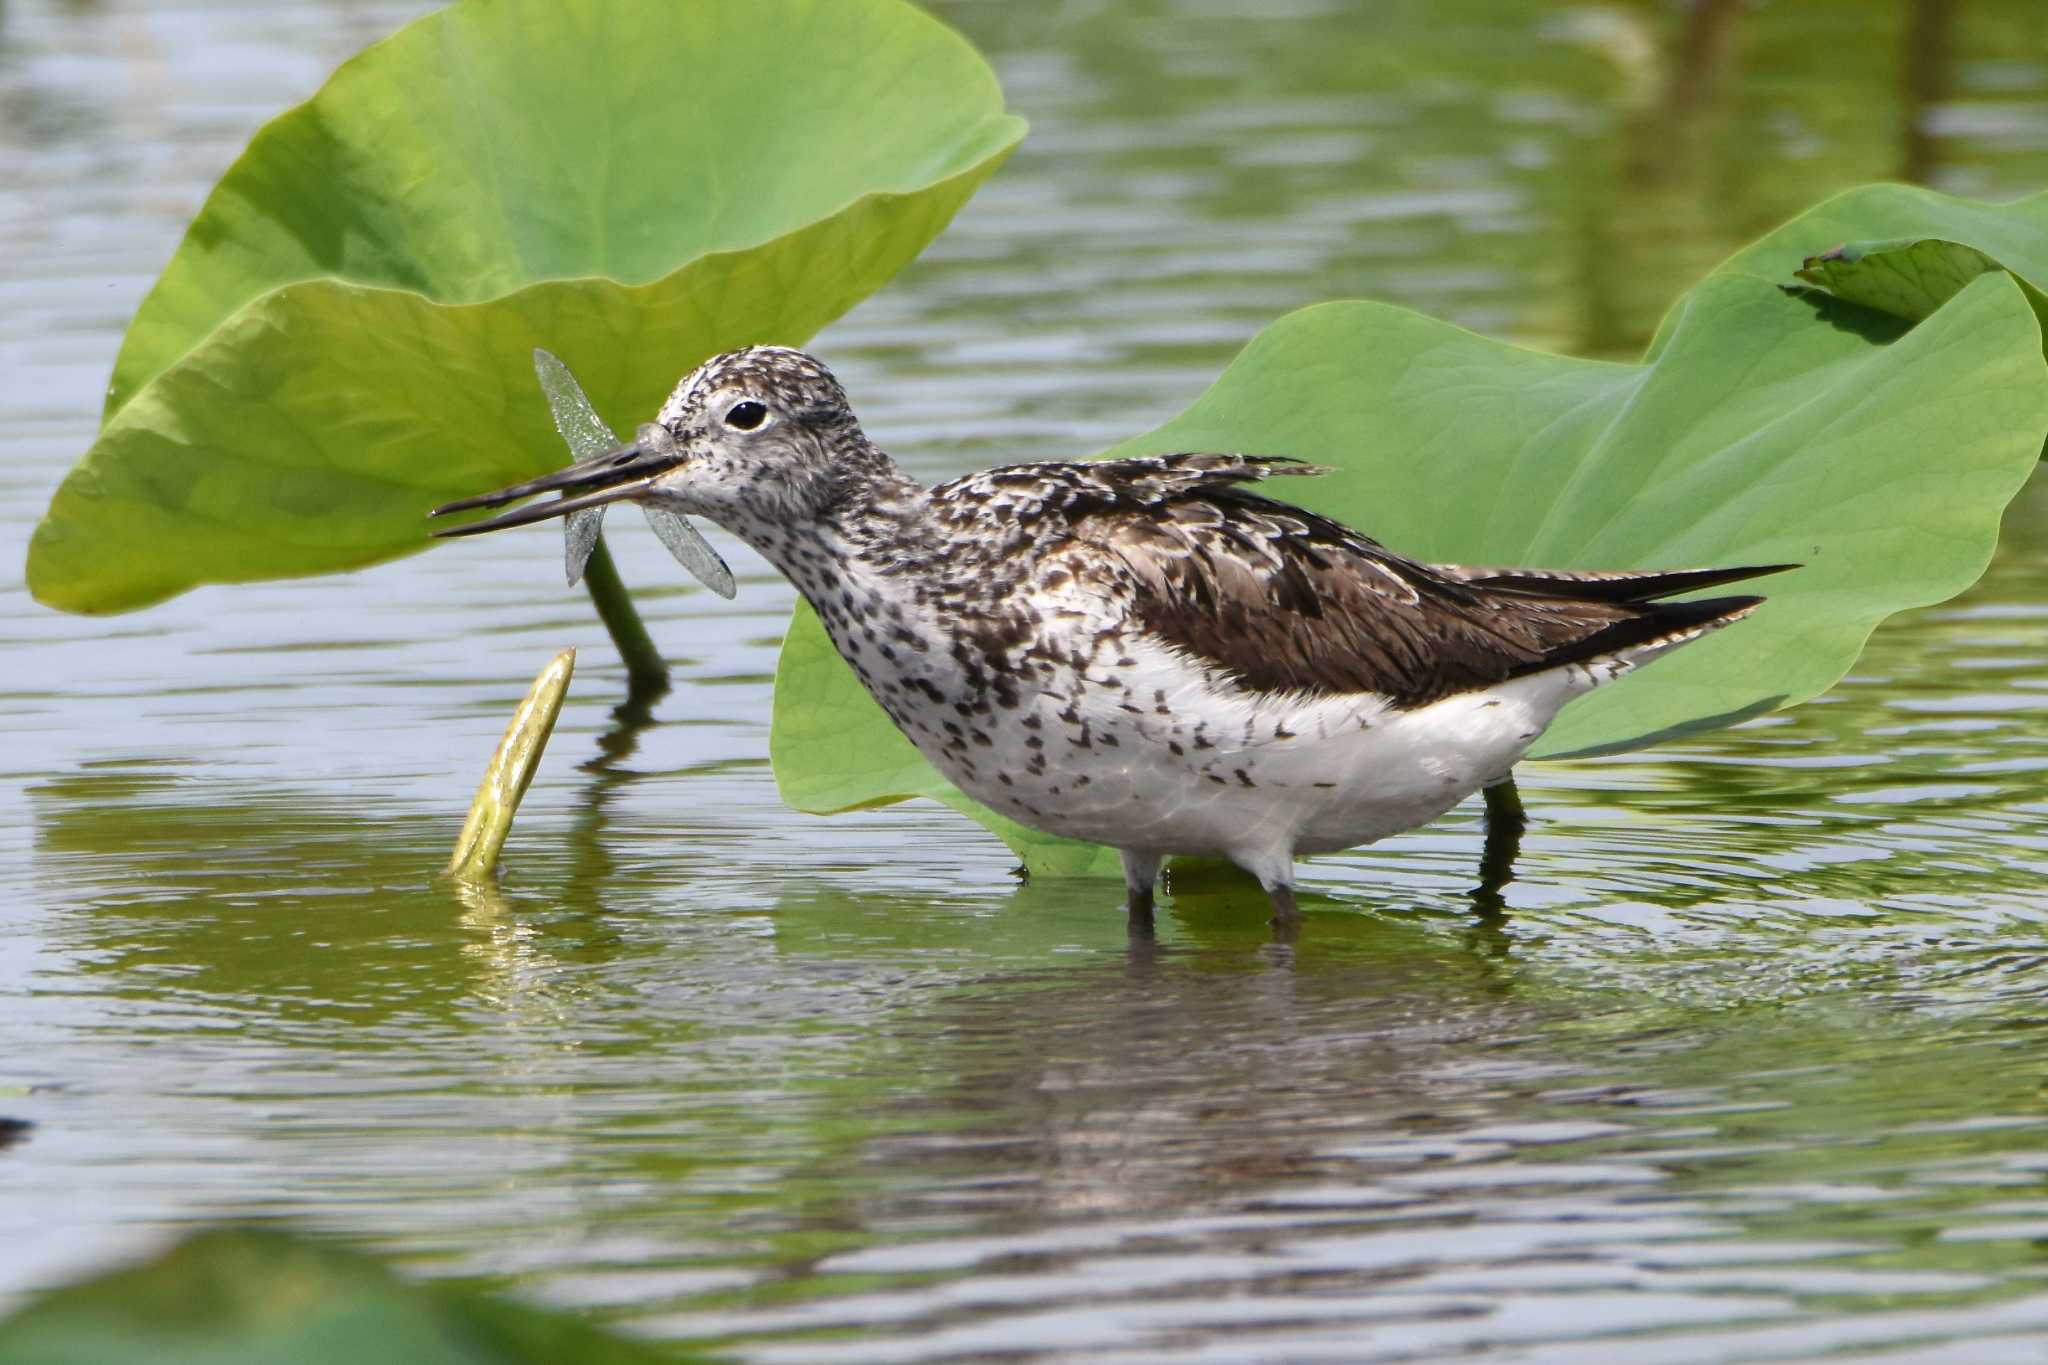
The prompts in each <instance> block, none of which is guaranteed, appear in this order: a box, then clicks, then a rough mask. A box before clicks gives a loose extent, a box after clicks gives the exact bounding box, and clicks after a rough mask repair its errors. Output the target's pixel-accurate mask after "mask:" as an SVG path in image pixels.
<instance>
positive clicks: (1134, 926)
mask: <svg viewBox="0 0 2048 1365" xmlns="http://www.w3.org/2000/svg"><path fill="white" fill-rule="evenodd" d="M1124 912H1125V913H1126V914H1127V915H1128V916H1129V917H1130V929H1131V937H1132V938H1151V937H1152V934H1153V925H1152V888H1151V887H1149V886H1148V887H1145V888H1143V889H1142V890H1140V889H1139V888H1137V887H1132V888H1131V890H1130V894H1129V895H1127V896H1126V897H1125V898H1124Z"/></svg>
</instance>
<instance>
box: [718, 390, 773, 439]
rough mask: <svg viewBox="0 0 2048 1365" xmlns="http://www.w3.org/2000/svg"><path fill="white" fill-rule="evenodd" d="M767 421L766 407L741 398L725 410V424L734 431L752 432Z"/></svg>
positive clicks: (763, 404)
mask: <svg viewBox="0 0 2048 1365" xmlns="http://www.w3.org/2000/svg"><path fill="white" fill-rule="evenodd" d="M767 420H768V405H767V404H766V403H756V402H755V401H754V400H753V399H751V398H743V399H741V400H740V401H739V402H737V403H734V404H733V405H732V406H731V407H729V408H727V409H726V410H725V424H726V425H727V426H729V427H731V428H732V429H733V430H734V431H753V430H754V429H755V428H757V427H759V426H760V425H761V423H763V422H765V421H767Z"/></svg>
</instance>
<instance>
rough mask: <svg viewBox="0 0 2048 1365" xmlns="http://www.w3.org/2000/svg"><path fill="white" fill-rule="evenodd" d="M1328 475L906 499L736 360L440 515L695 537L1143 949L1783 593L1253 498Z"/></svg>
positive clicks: (977, 487)
mask: <svg viewBox="0 0 2048 1365" xmlns="http://www.w3.org/2000/svg"><path fill="white" fill-rule="evenodd" d="M1320 472H1321V471H1320V470H1317V469H1316V468H1314V467H1313V466H1310V465H1305V464H1301V463H1298V462H1295V461H1291V460H1285V459H1276V458H1262V457H1257V456H1250V455H1231V454H1179V455H1159V456H1153V457H1149V458H1143V459H1123V460H1101V461H1094V462H1074V463H1066V462H1049V463H1040V464H1022V465H1011V466H1008V467H1006V468H999V469H989V470H983V471H981V472H980V473H975V474H969V475H967V476H965V477H963V478H959V479H955V480H953V481H951V482H949V483H944V484H940V485H939V486H937V487H935V488H925V487H923V486H921V485H919V484H918V483H917V482H916V481H915V480H913V479H911V478H910V477H909V476H907V475H906V474H904V473H903V471H902V470H901V469H899V468H898V467H897V465H896V464H895V462H894V461H893V460H891V459H890V458H889V457H888V456H887V455H886V454H884V453H883V452H882V451H881V450H879V449H878V448H877V447H876V446H875V445H874V444H873V443H872V442H871V441H869V440H868V438H867V436H866V434H865V433H863V432H862V430H861V427H860V423H859V421H858V420H857V419H856V418H855V416H854V413H853V409H852V406H851V405H850V404H849V403H848V401H847V398H846V394H845V393H844V391H843V390H841V388H840V386H839V383H838V381H837V380H835V379H834V378H833V377H832V374H831V372H830V371H829V370H827V369H826V368H825V367H824V366H823V365H822V364H820V363H819V362H818V361H817V360H815V359H813V358H812V357H811V356H809V355H806V354H804V353H803V352H801V351H795V350H789V349H786V348H782V347H773V346H757V347H752V348H750V349H747V350H742V351H733V352H730V353H728V354H725V355H719V356H714V357H713V358H711V359H710V360H707V361H705V362H704V363H703V364H702V365H700V366H699V367H697V369H696V370H694V371H693V372H692V373H690V374H689V375H688V376H686V377H685V378H684V379H683V381H682V383H681V384H680V385H678V386H677V388H676V390H675V392H674V394H673V395H672V396H671V397H670V398H669V400H668V402H667V403H666V404H665V405H663V407H662V409H661V412H660V414H659V416H658V417H657V418H656V420H655V421H654V422H653V423H650V424H649V425H648V426H646V427H643V428H642V429H641V436H640V439H639V440H637V441H635V442H633V443H632V444H629V445H626V446H624V447H622V448H620V449H618V450H616V451H612V452H610V453H607V454H604V455H601V456H598V457H596V458H593V459H587V460H583V461H581V462H579V463H577V464H573V465H571V466H569V467H568V468H566V469H563V470H560V471H558V472H556V473H553V474H549V475H546V476H544V477H542V478H538V479H533V480H530V481H528V482H525V483H520V484H514V485H512V486H511V487H508V488H501V489H498V490H497V491H496V492H492V493H486V494H483V495H482V496H479V497H473V498H465V499H462V500H461V501H459V502H451V503H449V504H447V505H446V506H443V507H439V508H436V509H434V515H436V516H440V515H444V514H447V513H451V512H459V511H463V510H466V509H470V508H479V507H498V506H502V505H504V504H506V503H511V502H516V501H518V500H519V499H522V498H526V497H530V496H532V495H534V494H537V493H544V492H549V491H559V492H560V493H562V494H563V496H562V497H560V498H557V499H551V500H549V501H545V502H541V503H535V504H532V505H530V506H527V507H523V508H519V509H517V510H514V511H511V512H506V513H503V514H500V515H499V516H496V517H492V518H489V519H487V520H483V521H478V522H475V523H472V524H469V525H464V526H457V527H453V528H450V529H448V530H445V531H442V532H439V534H441V535H449V536H459V535H473V534H476V533H478V532H482V531H491V530H497V529H499V528H502V527H507V526H519V525H524V524H526V523H529V522H535V521H540V520H542V519H544V518H549V517H559V516H565V515H570V514H573V513H576V512H578V511H580V510H582V509H585V508H593V507H598V506H601V505H603V504H606V503H611V502H619V501H624V500H631V501H634V502H638V503H641V504H643V505H647V506H653V507H658V508H661V509H663V510H665V511H668V512H674V513H681V514H687V515H692V516H702V517H707V518H709V519H710V520H712V521H714V522H716V523H717V524H718V525H720V526H722V527H724V528H725V529H726V530H728V531H730V532H732V533H733V534H734V535H736V536H738V537H739V538H740V539H741V540H744V541H746V542H747V543H748V544H749V545H751V546H752V547H753V548H754V549H755V550H757V551H758V552H760V554H761V555H762V556H763V557H765V558H766V559H767V560H768V561H769V562H770V563H771V564H773V565H774V566H775V567H776V568H777V569H779V570H780V571H781V572H782V573H783V574H785V575H786V576H787V577H788V578H789V580H790V581H791V582H792V583H793V584H795V585H796V588H797V590H798V591H800V592H801V593H803V595H804V597H805V598H806V599H807V600H809V602H810V604H811V605H812V606H813V607H814V608H816V610H817V613H818V616H819V619H820V620H821V621H822V622H823V623H824V626H825V629H826V631H827V632H828V633H829V634H830V636H831V638H832V643H833V644H834V645H835V646H836V647H837V648H838V650H839V653H840V654H841V656H842V657H844V658H845V660H846V662H847V663H848V664H850V665H851V666H852V668H853V671H854V672H855V674H857V675H858V676H859V678H860V680H861V682H862V683H863V684H864V685H865V686H866V687H867V689H868V691H869V693H871V694H872V695H873V696H874V698H875V700H876V701H878V702H880V703H881V705H882V709H883V710H885V711H887V712H888V713H889V716H890V718H891V719H892V720H894V721H895V723H896V725H897V726H898V727H899V728H900V729H901V730H902V731H903V733H904V734H905V735H907V736H909V738H910V740H911V742H912V743H914V744H915V745H916V746H917V748H918V750H919V752H921V753H922V754H923V755H924V756H925V757H926V758H927V759H929V760H930V761H931V763H932V765H933V766H934V767H936V768H937V769H938V770H939V771H940V772H941V773H944V774H945V775H946V777H947V778H948V779H949V780H951V781H952V782H953V783H954V784H955V785H957V786H958V787H959V788H960V789H961V790H962V791H964V792H966V793H967V794H968V795H969V796H971V797H973V798H974V799H975V800H977V801H980V802H982V803H983V804H984V805H987V806H989V807H991V808H992V809H994V810H997V811H1000V812H1001V813H1002V814H1004V815H1006V816H1008V817H1009V818H1010V819H1012V820H1015V821H1017V822H1018V823H1020V824H1023V825H1028V826H1030V827H1031V828H1033V829H1038V830H1043V831H1046V832H1048V833H1051V834H1057V835H1064V836H1066V837H1069V838H1074V839H1085V840H1089V841H1092V842H1095V843H1101V844H1109V845H1112V846H1114V847H1115V848H1117V849H1118V851H1119V852H1120V853H1121V854H1122V858H1123V869H1124V880H1125V883H1126V886H1127V888H1128V893H1129V897H1128V906H1129V910H1130V912H1131V916H1132V919H1133V922H1134V924H1141V925H1149V922H1150V918H1151V914H1152V899H1153V887H1154V885H1155V883H1156V882H1157V879H1158V875H1159V868H1160V864H1161V862H1162V861H1163V860H1164V859H1165V858H1166V857H1167V856H1169V855H1172V854H1192V855H1203V856H1208V857H1218V858H1227V859H1229V860H1230V861H1231V862H1234V863H1236V864H1237V865H1238V866H1239V867H1241V868H1243V869H1244V870H1245V871H1247V872H1249V873H1250V874H1251V875H1252V876H1254V877H1256V878H1258V880H1259V884H1260V885H1261V886H1262V887H1264V888H1265V890H1266V893H1267V895H1268V896H1269V897H1270V898H1271V900H1272V904H1273V913H1274V920H1275V923H1276V924H1277V925H1279V926H1281V927H1282V928H1291V927H1292V926H1293V925H1294V924H1295V923H1296V922H1297V921H1298V912H1297V910H1296V908H1295V902H1294V890H1293V886H1294V859H1295V855H1297V854H1299V853H1315V852H1332V851H1335V850H1338V849H1345V848H1351V847H1354V846H1356V845H1359V844H1366V843H1371V842H1372V841H1374V840H1376V839H1381V838H1384V837H1386V836H1387V835H1390V834H1395V833H1399V832H1400V831H1403V830H1407V829H1412V828H1414V827H1415V826H1417V825H1420V824H1423V823H1425V822H1427V821H1429V820H1432V819H1434V818H1435V817H1437V816H1438V815H1441V814H1443V813H1444V812H1445V811H1447V810H1449V809H1450V808H1451V807H1452V806H1454V805H1456V804H1457V803H1458V802H1459V801H1461V800H1463V799H1464V798H1465V797H1467V796H1469V795H1471V794H1472V793H1473V792H1475V791H1477V790H1479V789H1480V788H1481V787H1483V786H1487V785H1489V784H1492V783H1497V782H1500V781H1502V780H1504V779H1505V778H1506V777H1507V775H1508V771H1509V769H1510V768H1512V767H1513V765H1514V764H1515V762H1516V760H1518V759H1519V758H1521V757H1522V755H1523V754H1524V753H1526V752H1527V751H1528V749H1529V746H1530V745H1531V744H1532V743H1534V742H1535V740H1536V738H1537V736H1539V735H1541V734H1542V733H1543V731H1544V729H1545V727H1547V726H1548V725H1549V724H1550V722H1551V721H1552V720H1553V719H1554V718H1555V717H1556V715H1557V713H1558V711H1559V710H1560V709H1561V708H1562V707H1563V706H1564V705H1565V703H1567V702H1569V701H1571V700H1572V699H1573V698H1574V697H1578V696H1580V695H1583V694H1584V693H1586V692H1590V691H1591V690H1592V689H1594V688H1595V687H1598V686H1600V685H1601V684H1603V683H1606V682H1609V681H1612V680H1613V679H1615V678H1617V677H1619V676H1621V675H1622V674H1623V673H1625V672H1627V671H1628V670H1630V669H1632V668H1634V667H1636V666H1638V665H1640V664H1643V663H1645V662H1648V661H1649V660H1651V659H1653V658H1656V657H1657V656H1658V655H1660V654H1663V653H1665V652H1666V651H1668V650H1670V649H1673V648H1675V647H1677V646H1679V645H1682V644H1685V643H1686V642H1687V641H1690V640H1694V639H1697V638H1698V637H1700V636H1701V635H1704V634H1706V633H1707V632H1708V631H1711V630H1715V629H1717V628H1719V627H1721V626H1724V625H1727V624H1728V623H1729V622H1731V621H1735V620H1739V619H1740V618H1742V617H1744V616H1747V615H1748V614H1749V613H1750V612H1752V611H1754V610H1755V609H1756V607H1757V604H1758V603H1759V602H1761V601H1762V600H1763V599H1762V598H1759V597H1714V598H1708V599H1705V600H1691V601H1683V602H1667V601H1662V600H1659V599H1662V598H1666V597H1669V596H1671V595H1673V594H1676V593H1682V592H1688V591H1691V590H1694V589H1699V588H1707V587H1713V586H1717V585H1719V584H1723V583H1729V582H1733V581H1736V580H1738V579H1744V578H1751V577H1755V576H1757V575H1759V574H1766V573H1773V572H1777V571H1778V570H1780V569H1784V568H1789V567H1792V566H1789V565H1774V566H1769V567H1753V568H1735V569H1705V570H1684V571H1677V572H1659V571H1646V572H1619V573H1575V572H1565V571H1549V570H1541V569H1484V568H1468V567H1463V566H1454V565H1442V564H1423V563H1418V562H1416V561H1415V560H1411V559H1407V558H1404V557H1403V556H1401V555H1399V554H1396V553H1394V552H1393V551H1391V550H1388V549H1387V548H1386V547H1385V546H1382V545H1380V544H1379V543H1377V542H1376V541H1373V540H1371V539H1369V538H1367V537H1366V536H1363V535H1361V534H1359V533H1358V532H1356V531H1353V530H1351V529H1350V528H1348V527H1346V526H1343V525H1341V524H1339V523H1337V522H1335V521H1332V520H1330V519H1328V518H1327V517H1321V516H1317V515H1315V514H1314V513H1312V512H1307V511H1303V510H1302V509H1300V508H1297V507H1292V506H1289V505H1288V504H1286V503H1282V502H1276V501H1274V500H1272V499H1270V498H1266V497H1263V496H1261V495H1260V494H1259V493H1258V492H1256V491H1255V490H1254V487H1253V485H1255V484H1257V483H1259V482H1260V481H1261V480H1264V479H1267V478H1272V477H1279V476H1302V475H1312V474H1316V473H1320Z"/></svg>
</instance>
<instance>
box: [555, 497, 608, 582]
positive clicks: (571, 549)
mask: <svg viewBox="0 0 2048 1365" xmlns="http://www.w3.org/2000/svg"><path fill="white" fill-rule="evenodd" d="M603 529H604V509H603V508H602V507H586V508H584V509H583V510H582V511H581V512H571V513H570V514H569V515H568V516H566V517H563V518H562V571H563V572H564V573H565V574H567V575H568V576H569V586H570V587H572V588H573V587H575V586H576V585H577V584H578V583H579V582H581V581H582V579H583V570H584V568H585V567H586V566H587V565H588V564H589V563H590V556H591V555H593V554H595V553H596V552H597V535H598V532H600V531H602V530H603Z"/></svg>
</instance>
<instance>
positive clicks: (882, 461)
mask: <svg viewBox="0 0 2048 1365" xmlns="http://www.w3.org/2000/svg"><path fill="white" fill-rule="evenodd" d="M887 467H888V465H887V459H886V457H884V456H882V455H881V453H880V452H879V451H876V450H875V449H874V447H873V446H871V445H870V444H869V443H868V440H867V438H866V437H865V436H864V435H863V434H862V433H861V429H860V424H859V422H858V421H856V420H855V418H854V415H853V410H852V408H851V406H850V405H849V404H848V403H847V401H846V393H845V391H844V390H843V389H841V388H840V387H839V381H838V380H837V379H834V378H833V377H832V372H831V371H830V370H828V369H826V368H825V367H824V366H823V365H822V364H820V363H819V362H818V361H817V360H816V359H814V358H813V357H811V356H809V355H806V354H805V353H804V352H802V351H796V350H791V349H789V348H787V347H782V346H751V347H748V348H747V349H745V350H741V351H728V352H726V353H725V354H723V355H716V356H713V357H712V358H711V359H709V360H707V361H705V362H704V363H703V364H702V365H699V366H698V367H697V368H696V369H695V370H693V371H691V372H690V373H689V374H688V375H686V376H685V377H684V378H683V381H682V382H681V383H680V384H678V385H677V386H676V389H675V392H674V393H672V394H671V395H669V400H668V402H666V403H664V404H663V405H662V408H661V412H660V414H659V415H658V416H657V417H656V418H655V420H654V421H652V422H649V423H647V424H646V425H644V426H642V427H641V428H640V433H639V437H638V438H637V439H636V440H634V441H632V442H631V443H630V444H627V445H624V446H621V447H619V448H618V449H617V450H613V451H608V452H606V453H605V454H603V455H599V456H596V457H594V458H592V459H588V460H582V461H579V462H578V463H576V464H573V465H570V466H569V467H568V468H566V469H560V470H557V471H555V472H554V473H552V474H545V475H542V476H541V477H540V478H537V479H530V480H528V481H527V482H525V483H518V484H513V485H511V486H509V487H506V488H500V489H498V490H496V491H495V492H491V493H485V494H482V495H480V496H477V497H472V498H463V499H461V500H460V501H457V502H451V503H447V504H445V505H444V506H441V507H437V508H435V509H434V512H433V515H435V516H442V515H445V514H447V513H450V512H460V511H465V510H468V509H470V508H477V507H502V506H504V505H505V504H507V503H511V502H517V501H519V500H520V499H522V498H526V497H530V496H532V495H533V494H536V493H546V492H560V493H561V494H562V496H561V497H559V498H554V499H550V500H547V501H545V502H537V503H532V504H529V505H528V506H525V507H521V508H518V509H516V510H514V511H510V512H505V513H501V514H500V515H498V516H495V517H490V518H486V519H485V520H483V521H477V522H472V523H470V524H468V525H466V526H456V527H451V528H449V529H448V530H445V531H438V532H436V533H435V534H437V535H443V536H464V535H474V534H476V533H478V532H480V531H495V530H498V529H500V528H502V527H507V526H523V525H526V524H527V523H529V522H535V521H543V520H546V519H547V518H550V517H559V516H564V515H567V514H568V513H571V512H575V511H578V510H580V509H582V508H585V507H598V506H602V505H603V504H605V503H611V502H621V501H633V502H640V503H647V504H656V505H661V506H665V507H667V508H669V509H670V510H672V511H676V512H683V513H690V514H694V515H697V516H703V517H708V518H709V519H711V520H712V521H715V522H717V523H718V524H719V525H721V526H723V527H725V528H726V529H727V530H729V531H731V532H733V533H734V534H736V535H738V536H740V537H741V538H742V539H745V540H748V541H750V542H752V543H754V544H755V545H756V546H757V548H758V547H761V546H762V544H763V541H764V539H765V540H767V541H769V542H773V541H774V540H777V539H779V538H781V537H785V536H787V535H789V534H791V533H792V532H795V531H797V530H799V529H800V528H802V527H804V526H806V525H809V524H814V523H816V522H818V521H819V520H820V519H822V518H824V517H826V516H828V515H829V514H830V513H831V512H832V511H833V510H834V509H835V508H836V507H837V506H839V505H840V504H841V503H842V502H843V501H844V500H845V499H846V498H847V497H848V496H849V494H850V493H852V492H854V491H855V490H857V489H858V488H859V487H861V486H862V485H863V483H864V482H865V481H867V480H869V479H872V478H874V477H875V476H876V475H877V474H879V473H881V472H883V471H884V470H885V469H886V468H887Z"/></svg>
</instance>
